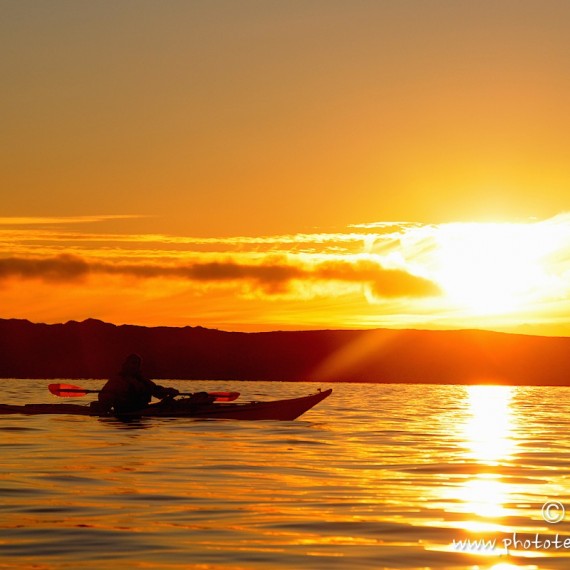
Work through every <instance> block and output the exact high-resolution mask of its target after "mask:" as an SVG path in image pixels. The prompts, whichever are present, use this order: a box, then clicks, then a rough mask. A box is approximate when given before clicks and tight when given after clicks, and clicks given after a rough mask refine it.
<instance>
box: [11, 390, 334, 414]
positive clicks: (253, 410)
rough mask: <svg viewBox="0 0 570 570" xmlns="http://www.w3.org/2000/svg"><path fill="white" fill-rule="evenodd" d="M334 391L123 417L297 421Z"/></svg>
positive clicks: (162, 407) (75, 408)
mask: <svg viewBox="0 0 570 570" xmlns="http://www.w3.org/2000/svg"><path fill="white" fill-rule="evenodd" d="M331 392H332V389H331V388H329V389H328V390H323V391H322V392H320V391H319V392H317V393H316V394H311V395H309V396H302V397H300V398H291V399H286V400H273V401H267V402H245V403H240V404H237V403H225V404H215V403H214V404H206V405H200V404H196V403H195V402H191V401H190V398H182V399H180V400H173V401H171V402H169V403H168V404H164V403H158V404H153V405H151V406H148V407H147V408H144V409H142V410H139V411H137V412H132V413H127V414H121V417H141V416H144V417H164V418H208V419H228V420H282V421H288V420H294V419H296V418H298V417H299V416H301V415H302V414H304V413H305V412H307V411H308V410H310V409H311V408H312V407H314V406H316V405H317V404H318V403H319V402H322V401H323V400H324V399H325V398H327V397H328V396H330V394H331ZM7 414H26V415H43V414H67V415H74V416H101V414H100V413H98V412H97V411H96V410H94V409H92V408H90V407H89V406H84V405H81V404H26V405H23V406H18V405H11V404H0V415H7Z"/></svg>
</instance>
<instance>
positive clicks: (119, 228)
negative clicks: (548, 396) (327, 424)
mask: <svg viewBox="0 0 570 570" xmlns="http://www.w3.org/2000/svg"><path fill="white" fill-rule="evenodd" d="M569 26H570V3H569V2H567V1H564V0H560V1H556V0H546V1H541V2H539V1H537V0H533V1H528V0H498V1H485V2H473V1H472V0H469V1H462V0H453V1H451V0H449V1H448V0H437V1H436V0H433V1H432V0H397V1H396V0H392V1H382V0H375V1H372V0H370V1H367V0H360V1H359V0H354V1H351V2H348V1H336V0H323V1H317V0H287V1H280V2H278V1H273V0H264V1H261V0H258V1H252V0H232V1H226V0H203V1H191V0H163V1H160V2H158V1H154V0H153V1H148V0H113V1H110V0H108V1H107V0H105V1H103V0H91V1H81V0H79V1H78V0H68V1H63V0H51V1H50V2H41V1H38V0H33V1H32V0H3V1H2V2H0V70H1V72H2V77H3V82H2V89H1V90H0V120H1V125H2V127H1V130H0V133H1V135H0V137H1V138H0V141H1V145H2V152H1V156H2V165H1V168H0V196H1V198H2V201H1V204H2V206H1V209H0V318H13V317H15V318H28V319H30V320H33V321H43V322H65V321H67V320H70V319H75V320H83V319H85V318H89V317H93V318H99V319H102V320H106V321H110V322H114V323H135V324H143V325H174V326H184V325H193V326H195V325H202V326H207V327H216V328H222V329H226V330H272V329H283V328H287V329H291V328H298V329H301V328H324V327H327V328H329V327H334V328H349V327H350V328H361V327H367V328H368V327H398V328H400V327H414V328H456V327H461V328H469V327H479V328H493V329H498V330H510V331H514V332H533V333H537V334H563V335H570V324H568V315H569V314H570V302H569V299H570V192H569V189H570V113H569V112H568V110H569V109H570V73H568V70H569V69H570V34H568V28H569Z"/></svg>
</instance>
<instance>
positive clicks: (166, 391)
mask: <svg viewBox="0 0 570 570" xmlns="http://www.w3.org/2000/svg"><path fill="white" fill-rule="evenodd" d="M146 381H147V382H148V383H149V385H150V386H151V389H152V392H151V393H152V395H153V396H154V397H155V398H158V399H160V400H163V399H164V398H174V397H175V396H178V394H179V392H178V390H177V389H176V388H166V387H165V386H160V385H158V384H155V383H154V382H153V381H152V380H148V379H147V380H146Z"/></svg>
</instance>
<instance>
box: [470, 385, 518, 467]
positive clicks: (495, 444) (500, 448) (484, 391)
mask: <svg viewBox="0 0 570 570" xmlns="http://www.w3.org/2000/svg"><path fill="white" fill-rule="evenodd" d="M512 393H513V388H512V387H511V386H469V387H467V394H468V405H469V412H468V413H469V417H468V419H467V422H466V423H465V426H464V428H463V429H464V434H465V439H466V442H467V445H468V446H469V448H470V454H469V455H470V456H471V457H472V458H473V459H475V460H476V461H483V462H491V463H495V462H498V461H500V460H502V459H505V458H507V457H509V456H510V455H511V454H512V452H513V449H514V447H515V442H514V440H513V428H514V426H513V414H512V409H511V399H512Z"/></svg>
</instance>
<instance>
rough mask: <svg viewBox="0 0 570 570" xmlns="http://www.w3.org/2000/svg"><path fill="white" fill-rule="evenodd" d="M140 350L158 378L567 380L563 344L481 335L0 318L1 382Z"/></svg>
mask: <svg viewBox="0 0 570 570" xmlns="http://www.w3.org/2000/svg"><path fill="white" fill-rule="evenodd" d="M131 352H136V353H139V354H140V355H141V356H142V357H143V359H144V368H145V372H146V373H147V375H148V376H149V377H152V378H156V379H177V380H224V381H233V380H249V381H279V382H299V381H304V382H335V381H336V382H347V383H351V382H358V383H379V384H451V385H454V384H507V385H525V386H535V385H540V386H561V385H562V386H564V385H567V384H568V383H570V374H569V372H570V338H567V337H542V336H532V335H520V334H509V333H499V332H491V331H482V330H443V331H439V330H437V331H434V330H415V329H409V330H394V329H373V330H321V331H315V330H308V331H275V332H252V333H243V332H225V331H219V330H213V329H206V328H203V327H182V328H174V327H143V326H134V325H119V326H117V325H113V324H109V323H104V322H102V321H98V320H94V319H88V320H86V321H83V322H76V321H70V322H68V323H65V324H52V325H48V324H41V323H31V322H29V321H26V320H17V319H8V320H7V319H0V378H13V379H24V378H26V379H55V378H59V379H87V378H91V379H103V378H107V377H108V376H109V375H110V374H111V373H113V372H114V371H115V370H116V369H117V368H118V367H119V366H120V364H121V362H122V360H123V359H124V357H125V356H126V355H127V354H129V353H131Z"/></svg>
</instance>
